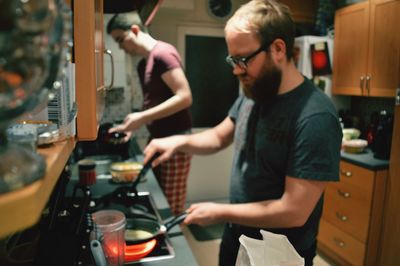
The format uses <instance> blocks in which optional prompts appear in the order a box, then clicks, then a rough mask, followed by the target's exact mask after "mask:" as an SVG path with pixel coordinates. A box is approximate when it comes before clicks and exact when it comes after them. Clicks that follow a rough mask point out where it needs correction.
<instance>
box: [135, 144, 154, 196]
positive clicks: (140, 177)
mask: <svg viewBox="0 0 400 266" xmlns="http://www.w3.org/2000/svg"><path fill="white" fill-rule="evenodd" d="M158 156H160V153H158V152H157V153H155V154H154V155H153V157H151V158H150V159H149V160H148V161H147V163H145V164H144V165H143V168H142V169H141V170H140V173H139V174H138V176H137V178H136V180H135V181H134V182H133V183H132V186H131V188H130V191H131V192H132V193H135V192H136V186H137V184H139V182H140V180H141V179H142V178H143V177H144V176H145V175H146V174H147V172H148V171H149V169H150V168H151V164H152V163H153V161H154V160H155V159H156V158H157V157H158Z"/></svg>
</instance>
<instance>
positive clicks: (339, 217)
mask: <svg viewBox="0 0 400 266" xmlns="http://www.w3.org/2000/svg"><path fill="white" fill-rule="evenodd" d="M336 217H337V218H338V219H339V220H341V221H342V222H346V221H347V220H348V219H349V218H347V216H346V215H343V214H341V213H340V212H336Z"/></svg>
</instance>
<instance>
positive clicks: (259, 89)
mask: <svg viewBox="0 0 400 266" xmlns="http://www.w3.org/2000/svg"><path fill="white" fill-rule="evenodd" d="M281 81H282V71H281V70H280V69H278V68H277V67H276V66H275V65H273V64H271V65H270V66H267V67H265V68H264V69H263V71H262V73H261V74H260V77H259V78H257V79H256V80H255V81H254V84H253V86H252V87H251V88H246V87H245V86H242V88H243V92H244V95H245V96H246V97H248V98H250V99H252V100H254V101H255V102H257V103H259V104H269V103H271V102H272V101H273V100H274V99H275V97H276V96H277V95H278V91H279V87H280V85H281Z"/></svg>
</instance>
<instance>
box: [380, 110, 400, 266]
mask: <svg viewBox="0 0 400 266" xmlns="http://www.w3.org/2000/svg"><path fill="white" fill-rule="evenodd" d="M399 147H400V106H396V107H395V119H394V128H393V138H392V149H391V156H390V165H389V178H388V180H387V189H386V197H385V207H384V218H383V229H382V232H381V233H382V238H381V242H380V256H379V264H377V265H400V255H399V247H400V237H399V236H400V148H399Z"/></svg>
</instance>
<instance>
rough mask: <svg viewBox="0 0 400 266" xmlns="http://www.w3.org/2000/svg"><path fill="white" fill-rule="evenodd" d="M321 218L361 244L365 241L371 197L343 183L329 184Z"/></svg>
mask: <svg viewBox="0 0 400 266" xmlns="http://www.w3.org/2000/svg"><path fill="white" fill-rule="evenodd" d="M324 200H325V204H324V210H323V217H324V219H326V220H327V221H329V222H330V223H332V224H333V225H335V226H337V227H338V228H340V229H341V230H343V231H344V232H346V233H348V234H350V235H352V236H353V237H355V238H357V239H358V240H360V241H362V242H366V241H367V237H368V226H369V221H370V214H371V201H372V195H371V194H370V193H365V192H364V191H363V190H361V189H360V188H358V187H355V186H352V185H346V184H344V183H338V184H329V186H328V187H327V189H326V191H325V198H324Z"/></svg>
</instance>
